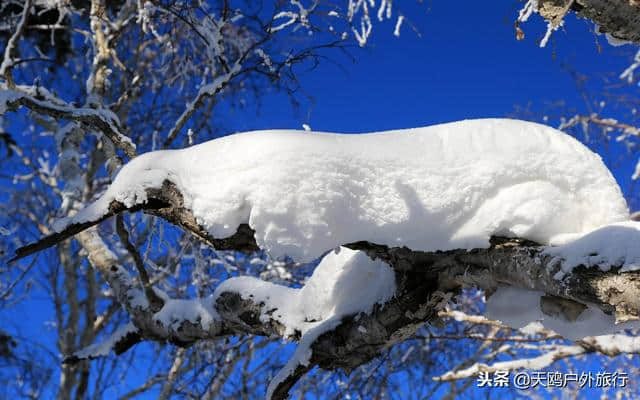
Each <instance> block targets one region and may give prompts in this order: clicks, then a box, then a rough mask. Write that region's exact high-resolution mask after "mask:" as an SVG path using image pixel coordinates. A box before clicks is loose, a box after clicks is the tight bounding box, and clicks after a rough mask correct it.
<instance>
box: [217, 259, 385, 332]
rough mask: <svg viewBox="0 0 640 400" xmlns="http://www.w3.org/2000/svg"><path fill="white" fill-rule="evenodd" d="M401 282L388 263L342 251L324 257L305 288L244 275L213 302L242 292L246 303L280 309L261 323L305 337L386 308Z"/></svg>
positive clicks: (224, 286)
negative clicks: (275, 323) (272, 322)
mask: <svg viewBox="0 0 640 400" xmlns="http://www.w3.org/2000/svg"><path fill="white" fill-rule="evenodd" d="M395 282H396V280H395V275H394V273H393V270H392V269H391V267H389V266H388V265H387V264H386V263H384V262H383V261H381V260H372V259H371V258H369V256H367V255H366V254H365V253H364V252H362V251H357V250H351V249H349V248H346V247H340V248H338V249H336V250H332V251H330V252H329V253H327V255H325V256H324V257H323V258H322V260H321V261H320V263H319V264H318V266H317V267H316V268H315V269H314V271H313V274H312V275H311V277H309V279H308V280H307V282H305V284H304V286H303V287H302V288H300V289H294V288H290V287H286V286H281V285H276V284H273V283H271V282H266V281H263V280H261V279H258V278H254V277H250V276H241V277H237V278H230V279H227V280H226V281H224V282H222V283H221V284H220V286H218V288H216V291H215V292H214V294H213V299H214V300H212V301H215V299H217V298H218V296H219V295H220V294H221V293H224V292H232V293H238V294H240V296H241V297H242V298H245V299H248V298H251V299H252V300H253V301H254V302H256V303H264V304H265V305H264V307H263V309H264V310H274V309H275V310H276V311H275V312H269V313H268V314H263V315H262V316H261V318H262V319H263V320H264V321H265V322H266V320H268V319H271V318H272V319H275V320H276V321H278V322H280V323H281V324H282V325H284V326H285V328H286V331H285V336H286V335H292V334H293V333H294V332H295V331H300V332H301V333H302V334H303V335H304V334H305V333H306V332H307V331H308V330H310V329H312V328H314V327H316V326H318V325H319V324H320V323H321V322H323V321H326V320H328V319H331V318H334V317H335V318H338V320H339V319H340V318H342V317H344V316H346V315H351V314H356V313H359V312H366V313H369V312H371V310H372V308H373V306H374V305H375V304H376V303H380V304H382V303H384V302H386V301H387V300H389V299H390V298H391V297H392V296H393V294H394V293H395V290H396V283H395ZM354 294H357V295H354Z"/></svg>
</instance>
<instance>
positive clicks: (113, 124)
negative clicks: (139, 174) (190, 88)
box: [0, 86, 136, 158]
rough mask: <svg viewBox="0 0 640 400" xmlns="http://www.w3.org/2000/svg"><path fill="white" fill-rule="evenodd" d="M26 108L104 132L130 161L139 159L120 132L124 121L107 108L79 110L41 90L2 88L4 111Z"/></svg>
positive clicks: (2, 107)
mask: <svg viewBox="0 0 640 400" xmlns="http://www.w3.org/2000/svg"><path fill="white" fill-rule="evenodd" d="M20 106H23V107H26V108H28V109H30V110H32V111H34V112H37V113H40V114H44V115H48V116H50V117H54V118H66V119H70V120H73V121H77V122H81V123H82V124H84V125H85V126H87V127H89V128H91V129H94V130H95V131H97V132H101V133H102V134H104V135H105V136H106V137H108V138H109V139H110V140H111V141H112V142H113V144H114V145H115V146H116V147H118V148H120V149H122V151H123V152H124V153H125V154H126V155H127V156H128V157H129V158H133V157H135V155H136V147H135V145H134V144H133V142H132V141H131V139H129V138H128V137H127V136H125V135H124V134H123V133H122V131H121V128H120V120H119V119H118V117H117V116H116V115H115V114H114V113H112V112H111V111H109V110H107V109H104V108H98V109H95V108H89V107H75V106H73V105H71V104H69V103H67V102H65V101H63V100H62V99H59V98H57V97H55V96H54V95H53V94H51V93H50V92H48V91H47V90H45V89H43V88H40V87H32V86H26V87H25V86H22V87H17V88H16V89H15V90H14V89H10V88H7V87H4V88H2V87H0V111H4V110H6V109H13V108H18V107H20Z"/></svg>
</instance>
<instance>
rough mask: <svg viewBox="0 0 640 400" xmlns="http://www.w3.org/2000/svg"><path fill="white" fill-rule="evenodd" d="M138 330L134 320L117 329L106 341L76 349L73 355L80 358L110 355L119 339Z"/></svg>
mask: <svg viewBox="0 0 640 400" xmlns="http://www.w3.org/2000/svg"><path fill="white" fill-rule="evenodd" d="M137 331H138V328H136V327H135V325H134V324H133V323H132V322H129V323H127V324H125V325H122V326H121V327H119V328H118V329H116V330H115V331H114V332H113V333H112V334H111V336H109V338H108V339H107V340H105V341H104V342H101V343H96V344H92V345H90V346H87V347H85V348H83V349H82V350H79V351H76V352H75V353H74V354H73V355H74V356H76V357H78V358H79V359H87V358H90V359H92V358H97V357H104V356H106V355H108V354H109V353H110V352H111V350H113V348H114V346H115V345H116V343H118V341H120V340H121V339H122V338H123V337H125V336H127V335H128V334H130V333H134V332H137Z"/></svg>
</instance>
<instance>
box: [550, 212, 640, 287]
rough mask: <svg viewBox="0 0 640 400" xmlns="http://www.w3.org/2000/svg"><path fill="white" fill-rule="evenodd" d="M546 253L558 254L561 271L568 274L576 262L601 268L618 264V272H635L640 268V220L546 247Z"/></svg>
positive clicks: (605, 269) (575, 265)
mask: <svg viewBox="0 0 640 400" xmlns="http://www.w3.org/2000/svg"><path fill="white" fill-rule="evenodd" d="M545 254H549V255H552V256H555V257H558V259H559V261H561V263H562V264H561V268H562V271H561V272H562V273H569V272H571V271H572V270H573V268H575V267H577V266H578V265H584V266H585V267H592V266H595V265H597V266H599V267H600V269H601V270H603V271H608V270H609V269H611V267H612V266H616V267H621V269H620V272H627V271H637V270H638V269H640V222H636V221H626V222H619V223H616V224H612V225H609V226H605V227H602V228H600V229H597V230H595V231H593V232H591V233H589V234H587V235H585V236H583V237H581V238H579V239H577V240H575V241H573V242H571V243H567V244H565V245H562V246H558V247H548V248H547V249H546V250H545ZM559 275H561V274H559ZM559 275H558V278H561V276H559Z"/></svg>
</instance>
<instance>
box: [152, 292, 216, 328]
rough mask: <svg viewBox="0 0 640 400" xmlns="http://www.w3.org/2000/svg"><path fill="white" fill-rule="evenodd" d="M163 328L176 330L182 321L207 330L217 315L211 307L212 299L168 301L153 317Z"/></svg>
mask: <svg viewBox="0 0 640 400" xmlns="http://www.w3.org/2000/svg"><path fill="white" fill-rule="evenodd" d="M153 319H154V321H159V322H161V323H162V325H163V326H165V327H172V328H173V329H177V328H178V327H179V326H180V324H181V323H182V322H184V321H189V322H192V323H194V324H197V323H200V326H201V327H202V329H204V330H209V329H210V327H211V324H213V322H214V321H216V320H218V319H219V317H218V314H217V313H216V311H215V308H214V307H213V303H212V299H211V298H208V299H193V300H182V299H168V300H165V304H164V306H163V307H162V309H161V310H160V311H158V312H157V313H156V314H155V315H154V316H153Z"/></svg>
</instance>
